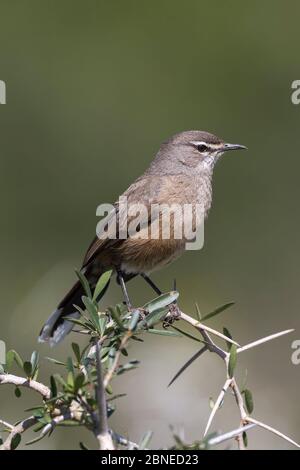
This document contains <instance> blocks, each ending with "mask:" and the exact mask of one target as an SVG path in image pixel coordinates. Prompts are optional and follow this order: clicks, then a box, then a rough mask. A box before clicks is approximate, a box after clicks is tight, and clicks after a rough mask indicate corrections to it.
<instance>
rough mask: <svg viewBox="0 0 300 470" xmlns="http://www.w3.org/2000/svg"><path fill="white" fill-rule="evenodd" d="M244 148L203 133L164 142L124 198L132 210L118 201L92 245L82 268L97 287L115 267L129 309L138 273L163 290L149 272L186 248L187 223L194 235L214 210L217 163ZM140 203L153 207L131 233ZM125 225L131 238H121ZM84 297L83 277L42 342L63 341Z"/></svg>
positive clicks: (48, 324)
mask: <svg viewBox="0 0 300 470" xmlns="http://www.w3.org/2000/svg"><path fill="white" fill-rule="evenodd" d="M239 149H246V147H245V146H243V145H238V144H228V143H226V142H224V141H223V140H222V139H220V138H219V137H216V136H215V135H213V134H210V133H208V132H203V131H186V132H181V133H179V134H176V135H174V136H173V137H171V138H170V139H169V140H167V141H166V142H164V143H163V144H162V145H161V147H160V149H159V151H158V153H157V154H156V157H155V158H154V160H153V161H152V163H151V165H150V166H149V168H148V169H147V170H146V171H145V173H144V174H143V175H142V176H140V177H139V178H138V179H137V180H136V181H135V182H134V183H133V184H132V185H131V186H130V187H129V188H128V189H127V191H125V192H124V193H123V194H122V198H123V199H124V198H126V201H127V208H124V207H123V206H122V205H121V204H120V199H119V201H118V202H116V203H115V204H114V211H113V214H110V215H109V217H108V218H107V221H106V225H105V230H104V231H105V237H102V236H100V238H99V236H97V237H96V238H95V239H94V240H93V242H92V243H91V245H90V246H89V248H88V250H87V253H86V255H85V258H84V261H83V264H82V268H81V270H82V272H83V273H84V274H85V276H86V277H87V279H88V281H89V283H90V284H91V287H93V286H94V285H95V284H96V282H97V280H98V278H99V276H100V275H101V274H102V273H103V272H105V271H106V270H108V269H113V271H114V272H116V274H117V279H118V282H119V283H120V284H121V287H122V290H123V293H124V296H125V301H126V303H127V307H128V308H131V304H130V301H129V298H128V295H127V291H126V286H125V282H127V281H128V280H129V279H131V278H132V277H134V276H136V275H141V276H142V277H143V278H144V279H145V280H146V281H147V282H148V283H149V284H150V285H151V287H152V288H153V289H154V290H155V291H156V293H157V294H160V293H161V292H160V290H159V289H158V288H157V287H156V286H155V284H154V283H153V281H152V280H151V279H150V278H149V277H148V274H149V273H150V272H152V271H154V270H156V269H159V268H161V267H163V266H164V265H166V264H169V263H170V262H172V261H173V260H175V259H176V258H177V257H178V256H180V254H181V253H182V252H183V251H184V250H185V248H186V243H187V240H188V237H187V236H186V233H185V227H184V224H185V225H187V224H188V223H191V230H192V233H194V232H195V231H196V230H197V228H198V227H199V226H200V224H201V223H203V219H204V218H206V217H207V214H208V211H209V209H210V206H211V202H212V175H213V169H214V166H215V164H216V162H217V161H218V160H219V158H220V156H221V155H222V154H223V153H224V152H227V151H229V150H239ZM140 205H143V207H145V208H146V209H149V211H148V215H147V217H146V219H145V217H144V218H143V219H142V221H139V223H138V224H136V225H135V227H136V231H135V233H133V234H131V233H130V234H129V233H128V226H129V225H130V223H134V221H135V215H136V214H134V216H133V215H132V214H131V213H130V210H129V209H128V208H130V207H135V206H138V207H139V206H140ZM157 205H159V210H158V213H157V214H156V216H155V217H151V210H150V208H151V207H153V206H157ZM166 205H167V206H169V207H170V206H172V205H175V206H174V207H176V209H175V210H174V213H173V215H172V217H171V218H170V220H171V227H170V229H169V236H167V237H165V236H164V234H163V230H162V217H163V213H164V210H165V209H161V207H165V206H166ZM186 205H190V207H192V212H191V214H192V215H191V217H190V218H188V219H184V222H183V223H182V222H181V223H182V231H181V233H182V234H183V235H182V236H181V237H178V236H177V235H176V234H175V230H176V223H175V219H176V211H177V213H178V210H179V209H178V208H183V207H185V206H186ZM198 206H199V207H201V208H202V212H201V214H202V216H201V217H197V216H196V213H197V210H196V209H197V207H198ZM149 214H150V215H149ZM112 217H115V220H116V226H117V231H116V234H115V235H116V236H114V237H112V236H111V235H112V229H111V227H110V220H112ZM157 220H159V230H158V232H157V234H156V235H155V236H154V237H153V236H149V230H150V229H151V230H152V228H153V226H154V224H155V223H157ZM176 220H177V219H176ZM112 226H113V224H112ZM124 228H125V231H126V235H127V236H126V237H124V235H122V236H120V233H121V232H122V230H123V231H124ZM151 230H150V234H151V235H152V232H151ZM97 233H98V232H97ZM98 235H99V234H98ZM189 240H190V239H189ZM82 295H84V292H83V288H82V285H81V283H80V282H79V281H78V282H77V283H76V284H75V285H74V286H73V287H72V289H71V290H70V291H69V292H68V294H67V295H66V296H65V297H64V298H63V300H62V301H61V302H60V304H59V305H58V307H57V309H56V310H55V311H54V312H53V313H52V315H51V316H50V317H49V319H48V320H47V322H46V323H45V325H44V326H43V328H42V330H41V333H40V337H39V340H40V341H49V342H50V344H57V343H58V342H60V341H61V340H62V339H63V338H64V337H65V335H66V334H68V333H69V332H70V331H71V330H72V327H73V323H72V322H69V321H67V320H66V319H65V317H68V316H70V317H78V316H79V313H78V312H77V310H76V308H75V307H74V305H77V306H80V307H83V303H82V300H81V297H82Z"/></svg>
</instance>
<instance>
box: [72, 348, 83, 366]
mask: <svg viewBox="0 0 300 470" xmlns="http://www.w3.org/2000/svg"><path fill="white" fill-rule="evenodd" d="M72 349H73V353H74V356H75V358H76V360H77V362H78V363H79V362H80V359H81V354H80V348H79V346H78V344H77V343H72Z"/></svg>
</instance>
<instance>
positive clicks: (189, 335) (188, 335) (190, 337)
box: [171, 325, 206, 344]
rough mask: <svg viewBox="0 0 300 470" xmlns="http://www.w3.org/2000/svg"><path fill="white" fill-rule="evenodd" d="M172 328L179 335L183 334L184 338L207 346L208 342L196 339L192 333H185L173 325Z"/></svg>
mask: <svg viewBox="0 0 300 470" xmlns="http://www.w3.org/2000/svg"><path fill="white" fill-rule="evenodd" d="M171 327H172V328H173V330H176V331H178V333H181V334H182V335H183V336H186V337H187V338H189V339H192V340H194V341H197V343H205V344H206V341H204V340H202V339H200V338H196V336H193V335H191V334H190V333H188V332H187V331H184V330H182V329H181V328H178V326H174V325H171ZM178 336H180V335H178Z"/></svg>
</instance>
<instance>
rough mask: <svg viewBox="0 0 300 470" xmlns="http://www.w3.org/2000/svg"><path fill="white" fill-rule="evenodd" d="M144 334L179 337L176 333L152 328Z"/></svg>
mask: <svg viewBox="0 0 300 470" xmlns="http://www.w3.org/2000/svg"><path fill="white" fill-rule="evenodd" d="M146 333H152V334H154V335H162V336H174V337H175V336H176V337H177V338H178V336H181V335H180V334H179V333H177V332H176V331H170V330H156V329H154V328H150V329H149V330H146Z"/></svg>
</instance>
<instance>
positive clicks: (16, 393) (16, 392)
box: [15, 387, 22, 398]
mask: <svg viewBox="0 0 300 470" xmlns="http://www.w3.org/2000/svg"><path fill="white" fill-rule="evenodd" d="M15 395H16V397H17V398H20V396H21V395H22V393H21V390H20V389H19V387H16V388H15Z"/></svg>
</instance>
